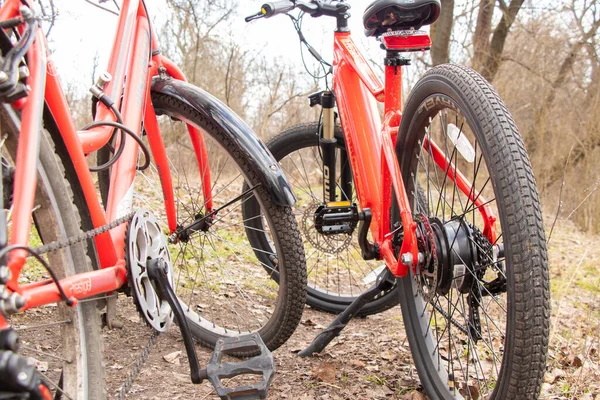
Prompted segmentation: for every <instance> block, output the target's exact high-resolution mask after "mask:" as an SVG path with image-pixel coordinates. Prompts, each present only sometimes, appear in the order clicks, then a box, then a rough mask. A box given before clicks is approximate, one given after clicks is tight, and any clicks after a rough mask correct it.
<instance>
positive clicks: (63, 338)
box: [0, 105, 106, 399]
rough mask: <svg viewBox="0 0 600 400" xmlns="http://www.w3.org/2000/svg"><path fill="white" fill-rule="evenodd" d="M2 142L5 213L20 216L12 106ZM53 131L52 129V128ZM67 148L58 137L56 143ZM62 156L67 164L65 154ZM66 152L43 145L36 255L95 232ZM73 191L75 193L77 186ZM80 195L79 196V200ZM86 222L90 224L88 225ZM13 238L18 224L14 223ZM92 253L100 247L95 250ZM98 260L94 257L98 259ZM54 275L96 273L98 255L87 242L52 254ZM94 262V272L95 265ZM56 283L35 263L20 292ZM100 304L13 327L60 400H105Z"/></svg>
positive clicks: (25, 317)
mask: <svg viewBox="0 0 600 400" xmlns="http://www.w3.org/2000/svg"><path fill="white" fill-rule="evenodd" d="M0 117H1V124H2V134H3V135H4V134H6V135H7V136H6V142H5V143H4V146H3V148H2V160H3V184H4V199H5V205H4V206H5V208H8V209H9V212H8V214H9V215H10V211H11V210H12V204H11V203H10V202H11V189H12V186H11V185H12V177H13V176H14V169H13V168H14V165H15V163H14V160H15V157H16V152H17V145H18V137H19V135H18V134H19V127H20V119H19V116H18V115H17V114H16V113H15V112H14V111H13V110H12V109H11V108H9V107H8V106H6V105H5V106H3V107H2V109H1V111H0ZM49 128H50V127H49ZM56 139H57V140H59V138H58V135H57V137H56ZM57 153H58V154H61V157H59V155H58V154H57ZM65 154H66V153H65V152H64V147H61V146H60V143H59V142H57V143H56V144H55V143H53V138H52V137H51V136H50V135H49V133H48V132H47V131H45V130H44V131H42V132H41V137H40V142H39V162H38V183H37V188H36V193H35V203H34V212H33V225H32V229H31V233H30V241H29V243H28V244H27V245H28V246H29V247H31V248H36V247H38V246H40V245H41V244H47V243H50V242H54V241H56V240H62V239H66V238H70V237H74V236H76V235H78V234H80V233H81V232H82V225H83V226H84V229H89V228H90V226H87V223H88V222H89V221H88V216H87V214H86V212H85V211H84V209H83V208H82V209H81V210H82V213H81V215H80V214H79V212H78V209H77V207H76V205H75V204H76V203H77V204H83V199H82V198H79V197H78V196H81V193H80V192H79V191H78V187H77V186H75V185H76V183H77V180H76V179H72V180H70V181H69V178H74V177H75V175H74V170H73V169H72V165H69V164H67V163H65V164H63V162H62V161H61V159H62V160H68V158H63V157H65ZM71 184H72V185H73V186H72V185H71ZM74 192H75V193H74ZM82 221H83V222H82ZM8 222H9V224H8V226H9V235H10V227H11V224H10V222H11V221H10V218H9V221H8ZM87 244H88V245H89V246H93V245H92V244H91V242H90V243H87ZM90 256H91V257H90ZM47 260H48V262H49V265H50V267H51V268H52V269H53V271H54V272H55V273H56V275H57V276H58V277H59V278H64V277H67V276H70V275H74V274H77V273H82V272H88V271H91V270H92V265H96V266H97V264H96V257H95V256H94V250H93V248H92V247H89V248H88V247H86V242H79V243H76V244H74V245H71V246H69V247H67V248H63V249H60V250H57V251H53V252H50V253H48V254H47ZM92 262H93V263H94V264H92ZM46 278H49V276H48V274H47V272H46V271H45V269H43V267H42V266H41V265H40V264H39V263H37V262H36V261H34V259H29V260H28V261H27V263H26V264H25V266H24V267H23V270H22V273H21V277H20V280H19V283H20V284H26V283H34V282H39V281H42V280H44V279H46ZM96 303H97V302H96V301H94V300H92V301H89V300H88V301H86V300H82V301H80V302H79V304H78V305H77V306H76V307H74V308H70V307H67V306H66V305H64V304H62V303H59V304H58V305H57V304H49V305H47V306H43V307H39V308H35V309H31V310H28V311H26V312H24V313H21V314H17V315H14V316H12V317H11V318H9V320H8V322H9V324H10V325H11V326H12V327H13V328H15V329H17V330H18V333H19V337H20V340H21V347H20V353H21V354H23V355H24V356H27V357H30V358H32V359H34V360H35V362H36V364H37V366H38V371H40V373H41V374H42V376H43V378H44V380H45V381H46V382H47V383H48V385H49V387H50V389H51V390H52V392H53V393H56V398H60V397H61V394H64V396H63V398H65V397H66V398H71V399H105V398H106V392H105V384H104V369H103V356H102V336H101V333H100V328H101V325H100V316H99V313H98V309H97V307H96Z"/></svg>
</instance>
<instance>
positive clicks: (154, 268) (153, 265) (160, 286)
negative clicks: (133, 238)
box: [146, 258, 208, 383]
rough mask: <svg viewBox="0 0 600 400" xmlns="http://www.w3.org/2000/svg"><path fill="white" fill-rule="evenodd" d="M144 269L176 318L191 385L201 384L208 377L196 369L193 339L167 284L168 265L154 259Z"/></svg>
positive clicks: (196, 358)
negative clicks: (188, 364)
mask: <svg viewBox="0 0 600 400" xmlns="http://www.w3.org/2000/svg"><path fill="white" fill-rule="evenodd" d="M146 268H147V271H148V277H149V278H150V281H151V282H152V285H153V286H154V288H155V290H156V292H157V293H158V295H159V296H160V298H161V300H166V301H167V302H168V303H169V306H171V310H172V311H173V313H174V314H175V318H177V325H179V330H180V331H181V336H183V343H184V344H185V351H186V353H187V356H188V360H189V363H190V375H191V378H192V383H202V380H204V379H206V378H208V376H207V375H206V373H204V374H201V373H200V368H198V356H197V355H196V349H194V339H193V338H192V334H191V332H190V327H189V326H188V323H187V319H186V318H185V314H184V313H183V309H182V308H181V304H179V300H177V296H176V295H175V292H174V291H173V288H172V287H171V285H169V283H168V282H169V279H168V277H167V271H168V264H167V263H166V262H165V260H163V259H162V258H156V259H152V260H148V262H147V263H146Z"/></svg>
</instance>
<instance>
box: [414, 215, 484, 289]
mask: <svg viewBox="0 0 600 400" xmlns="http://www.w3.org/2000/svg"><path fill="white" fill-rule="evenodd" d="M417 221H418V223H419V229H418V235H417V236H418V243H419V251H420V252H422V253H424V254H426V255H427V256H426V257H425V259H424V260H423V261H422V262H421V263H419V265H418V267H417V271H416V273H415V279H416V280H417V286H418V288H419V291H420V293H421V295H423V297H424V298H425V300H426V301H429V300H431V299H432V298H433V296H434V294H435V293H437V294H440V295H445V294H447V293H448V292H449V291H450V289H451V288H452V287H454V288H455V289H456V290H458V291H459V292H460V293H469V292H470V290H471V288H472V287H473V284H474V282H475V280H476V278H478V279H480V278H481V277H483V275H484V273H485V268H482V266H484V265H487V264H489V260H487V258H490V257H491V254H492V253H493V251H492V248H493V246H492V245H491V243H490V242H489V241H488V240H487V238H485V237H484V236H483V234H482V233H481V232H480V231H479V229H477V228H476V227H472V226H471V225H470V224H468V223H467V222H466V221H464V220H463V219H453V220H450V221H447V222H445V223H444V222H442V221H441V220H440V219H439V218H435V217H431V218H427V217H425V216H424V215H422V216H420V217H419V218H417ZM490 259H491V258H490Z"/></svg>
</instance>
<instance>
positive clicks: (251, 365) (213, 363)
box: [146, 258, 275, 400]
mask: <svg viewBox="0 0 600 400" xmlns="http://www.w3.org/2000/svg"><path fill="white" fill-rule="evenodd" d="M146 268H147V270H148V277H149V278H150V281H151V282H152V284H153V285H154V288H155V289H156V292H157V293H158V295H159V296H160V298H161V299H162V300H166V301H167V302H168V303H169V305H170V306H171V310H173V313H174V314H175V318H176V320H177V324H178V325H179V329H180V330H181V335H182V336H183V342H184V344H185V350H186V353H187V356H188V360H189V363H190V375H191V379H192V382H193V383H195V384H198V383H202V381H203V380H204V379H208V380H209V381H210V383H211V384H212V385H213V387H214V388H215V391H216V392H217V395H218V396H219V397H220V398H221V399H223V400H251V399H264V398H266V396H267V392H268V390H269V385H270V384H271V381H272V379H273V375H274V374H275V365H274V363H273V354H272V353H271V352H270V351H269V349H268V348H267V346H266V345H265V344H264V342H263V341H262V339H261V337H260V335H259V334H258V333H251V334H246V335H240V336H232V337H223V338H221V339H219V340H217V344H216V345H215V349H214V351H213V354H212V357H211V358H210V361H209V363H208V365H207V366H206V368H205V369H200V368H199V366H198V365H199V364H198V356H197V355H196V350H195V348H194V340H193V338H192V334H191V332H190V328H189V326H188V323H187V319H186V317H185V314H184V312H183V309H182V307H181V304H180V303H179V300H178V299H177V296H176V295H175V292H174V291H173V288H172V287H171V285H170V284H169V281H168V279H167V271H168V266H167V264H166V262H165V261H164V260H163V259H162V258H158V259H152V260H149V261H148V262H147V263H146ZM256 352H259V355H257V356H254V357H252V358H249V359H247V360H244V361H240V362H222V360H223V355H225V354H239V353H250V354H255V353H256ZM244 374H250V375H260V376H262V379H261V381H260V382H258V383H255V384H251V385H242V386H238V387H225V386H224V385H223V383H222V382H221V379H229V378H233V377H235V376H238V375H244Z"/></svg>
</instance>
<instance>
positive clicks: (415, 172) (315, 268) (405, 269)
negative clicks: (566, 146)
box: [246, 0, 550, 400]
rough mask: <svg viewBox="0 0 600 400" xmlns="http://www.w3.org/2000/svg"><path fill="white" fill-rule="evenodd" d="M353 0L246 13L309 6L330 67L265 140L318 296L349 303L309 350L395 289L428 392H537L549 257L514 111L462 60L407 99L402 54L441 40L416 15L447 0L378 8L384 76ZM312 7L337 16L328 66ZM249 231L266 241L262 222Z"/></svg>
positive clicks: (324, 304) (400, 1) (438, 70)
mask: <svg viewBox="0 0 600 400" xmlns="http://www.w3.org/2000/svg"><path fill="white" fill-rule="evenodd" d="M349 8H350V5H349V4H348V3H347V2H345V1H331V2H328V1H321V0H313V1H300V0H298V1H278V2H273V3H266V4H264V5H263V7H262V9H261V12H260V13H258V14H256V15H253V16H251V17H248V18H247V21H249V20H253V19H257V18H263V17H265V18H268V17H272V16H275V15H278V14H283V13H288V12H289V11H292V10H294V9H299V10H301V13H300V15H299V16H294V15H291V14H288V15H289V16H290V17H291V19H292V22H293V24H294V26H295V28H296V30H297V32H298V35H299V37H300V41H301V43H303V44H305V45H306V46H307V48H308V50H309V52H310V53H311V54H312V55H313V56H314V57H315V58H316V59H317V60H318V61H319V62H320V63H321V65H322V67H323V71H325V74H324V76H323V77H324V78H327V76H328V75H329V73H331V74H332V75H333V78H332V81H333V87H332V88H330V87H329V86H328V85H327V87H326V89H325V90H324V91H322V92H319V93H316V94H314V95H312V96H310V104H311V106H316V105H318V106H320V107H321V109H322V112H321V118H320V119H319V121H318V122H315V123H307V124H302V125H299V126H295V127H292V128H289V129H288V130H286V131H284V132H282V133H281V134H280V135H278V136H276V137H275V138H273V139H272V140H271V141H270V142H268V144H267V145H268V147H269V149H270V150H271V151H272V153H273V155H274V156H275V158H276V159H277V160H278V161H279V162H280V164H281V165H282V167H283V169H284V171H285V173H286V176H287V177H288V179H289V181H290V182H291V184H292V186H293V187H294V192H295V194H296V196H297V197H298V202H297V203H296V206H295V207H296V215H297V218H298V222H299V224H300V228H301V232H302V235H303V239H304V244H305V249H306V258H307V267H308V282H309V283H308V300H307V302H308V303H309V304H311V305H312V306H313V307H316V308H319V309H324V310H326V311H331V312H341V311H343V312H342V313H341V314H340V315H339V316H338V317H337V318H336V319H335V320H334V322H332V323H331V325H330V326H329V327H328V328H326V329H325V330H324V331H323V332H322V333H321V334H320V335H319V336H318V337H317V338H316V339H315V341H313V343H312V344H311V346H309V347H308V348H307V349H306V350H304V351H302V352H301V353H300V355H312V354H313V353H315V352H319V351H321V350H323V348H324V347H325V346H326V345H327V343H329V341H330V340H331V339H332V338H333V337H335V336H336V335H337V334H338V333H339V332H340V330H341V329H343V327H344V326H345V325H346V324H347V323H348V321H349V320H350V319H351V318H352V317H353V316H355V315H359V314H361V313H362V314H371V313H375V312H379V311H382V310H384V309H387V308H390V307H391V306H393V305H395V304H398V302H399V303H400V305H401V308H402V316H403V321H404V325H405V327H406V335H407V338H408V342H409V344H410V348H411V351H412V355H413V359H414V362H415V365H416V367H417V370H418V373H419V377H420V379H421V383H422V384H423V386H424V388H425V390H426V392H427V393H428V394H429V396H430V398H432V399H456V398H492V399H502V400H504V399H531V398H535V397H536V396H537V395H538V394H539V391H540V388H541V384H542V379H543V375H544V367H545V359H546V351H547V344H548V334H549V315H550V313H549V282H548V264H547V254H546V245H545V236H544V230H543V224H542V214H541V208H540V204H539V200H538V194H537V189H536V187H535V179H534V177H533V172H532V170H531V166H530V163H529V159H528V156H527V153H526V151H525V148H524V146H523V142H522V140H521V138H520V136H519V133H518V131H517V128H516V126H515V123H514V121H513V119H512V117H511V116H510V114H509V112H508V110H507V109H506V107H505V106H504V104H503V102H502V100H501V99H500V98H499V96H498V94H497V93H496V92H495V90H494V89H493V88H492V87H491V86H490V85H489V83H487V82H486V81H485V80H484V79H483V78H482V77H481V76H480V75H479V74H477V73H476V72H474V71H473V70H470V69H468V68H465V67H460V66H457V65H441V66H438V67H435V68H432V69H431V70H430V71H429V72H427V74H425V76H424V77H423V78H422V79H421V80H419V81H418V82H417V84H416V85H415V87H414V88H413V90H412V92H411V94H410V96H409V98H408V99H407V101H406V104H405V107H404V110H401V104H402V101H401V93H402V90H401V89H402V68H403V67H405V66H407V65H409V64H410V60H409V59H407V58H405V57H403V56H402V54H403V53H404V52H410V51H423V50H427V49H428V48H429V47H430V44H431V42H430V39H429V36H428V34H427V33H426V32H424V31H421V30H420V28H421V27H422V26H424V25H428V24H431V23H433V22H434V21H435V20H436V18H437V17H438V15H439V12H440V2H439V0H377V1H375V2H373V3H372V4H370V5H369V6H368V7H367V9H366V11H365V13H364V16H363V22H364V27H365V34H366V35H367V36H368V37H374V38H377V39H378V40H379V41H380V42H381V47H382V49H383V52H384V53H385V58H384V65H385V82H384V83H383V84H382V83H381V82H380V80H379V79H378V77H377V75H376V74H375V73H374V72H373V70H372V69H371V67H370V65H369V63H368V62H367V61H366V59H365V58H364V57H363V56H362V55H361V53H360V51H359V50H358V48H357V47H356V45H355V44H354V42H353V40H352V37H351V35H350V32H349V29H348V18H349V16H350V14H349V12H348V10H349ZM305 14H308V15H311V16H312V17H321V16H325V17H333V18H335V19H336V21H337V28H336V30H335V33H334V49H333V57H334V59H333V63H332V65H330V64H329V63H327V62H325V61H324V60H323V59H322V58H321V56H320V55H319V54H318V52H316V51H315V50H314V49H313V48H312V47H310V46H309V45H308V44H307V43H306V40H305V38H304V35H302V32H301V24H302V16H303V15H305ZM325 80H326V83H327V79H325ZM377 102H379V103H383V117H382V118H380V114H379V111H378V108H377ZM338 118H339V122H340V123H341V124H340V125H338V124H337V122H338ZM255 214H257V213H255ZM252 215H254V214H252V213H250V212H249V213H248V216H247V217H246V218H250V217H251V216H252ZM256 221H257V228H259V227H260V226H261V225H260V224H258V221H259V220H258V219H256ZM250 240H251V241H252V242H253V243H255V247H256V248H261V249H263V251H268V250H269V249H270V246H268V240H267V238H266V237H264V236H263V235H262V234H261V233H260V232H258V231H257V232H256V233H255V234H254V235H253V236H252V237H251V239H250ZM367 260H373V261H370V262H367ZM379 260H383V261H384V263H385V264H384V266H382V261H379ZM265 262H266V263H268V261H265ZM273 267H274V268H275V267H276V265H273ZM385 267H387V268H385Z"/></svg>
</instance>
